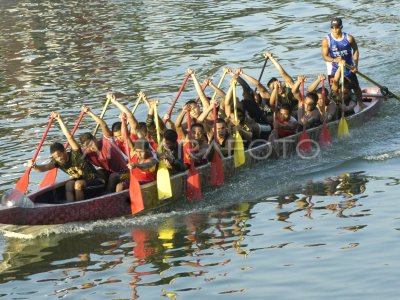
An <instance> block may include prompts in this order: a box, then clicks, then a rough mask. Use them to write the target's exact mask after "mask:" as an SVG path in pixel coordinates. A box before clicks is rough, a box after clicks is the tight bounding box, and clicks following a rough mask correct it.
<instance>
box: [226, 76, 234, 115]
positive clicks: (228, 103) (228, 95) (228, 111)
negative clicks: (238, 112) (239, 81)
mask: <svg viewBox="0 0 400 300" xmlns="http://www.w3.org/2000/svg"><path fill="white" fill-rule="evenodd" d="M234 88H236V87H235V84H233V83H232V81H231V84H230V86H229V90H228V92H227V93H226V96H225V101H224V107H225V109H224V110H225V115H226V116H227V117H229V116H230V115H231V113H232V111H231V100H232V94H233V89H234Z"/></svg>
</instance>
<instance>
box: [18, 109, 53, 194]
mask: <svg viewBox="0 0 400 300" xmlns="http://www.w3.org/2000/svg"><path fill="white" fill-rule="evenodd" d="M53 119H54V118H53V117H50V120H49V123H48V124H47V127H46V130H45V131H44V133H43V136H42V139H41V141H40V143H39V146H38V147H37V149H36V152H35V154H34V155H33V158H32V161H33V162H35V160H36V158H37V156H38V154H39V151H40V149H41V148H42V145H43V143H44V140H45V139H46V136H47V133H48V132H49V129H50V126H51V124H52V123H53ZM31 170H32V167H28V168H27V169H26V171H25V174H24V175H23V176H22V177H21V178H20V179H19V180H18V182H17V185H16V186H15V189H16V190H19V191H20V192H21V193H22V194H25V193H26V190H27V189H28V184H29V174H30V173H31Z"/></svg>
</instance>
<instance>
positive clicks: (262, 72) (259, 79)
mask: <svg viewBox="0 0 400 300" xmlns="http://www.w3.org/2000/svg"><path fill="white" fill-rule="evenodd" d="M267 61H268V57H267V58H266V59H265V60H264V65H263V67H262V69H261V73H260V76H259V77H258V82H261V78H262V76H263V74H264V70H265V67H266V66H267ZM255 91H256V92H257V87H256V88H255Z"/></svg>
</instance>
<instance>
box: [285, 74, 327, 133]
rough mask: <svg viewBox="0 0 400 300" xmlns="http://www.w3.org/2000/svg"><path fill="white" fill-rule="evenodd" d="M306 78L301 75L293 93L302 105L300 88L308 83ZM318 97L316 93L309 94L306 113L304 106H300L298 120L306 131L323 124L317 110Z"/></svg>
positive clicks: (306, 101)
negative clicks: (304, 83)
mask: <svg viewBox="0 0 400 300" xmlns="http://www.w3.org/2000/svg"><path fill="white" fill-rule="evenodd" d="M306 79H307V78H306V76H304V75H300V76H298V78H297V81H296V82H295V84H294V86H293V88H292V92H293V95H294V97H295V98H296V99H297V100H298V101H299V103H301V102H302V101H303V99H302V96H301V95H300V92H299V88H300V85H301V83H302V82H304V81H306ZM317 102H318V96H317V94H316V93H307V95H305V98H304V111H303V105H300V104H299V109H298V110H297V120H298V121H299V123H300V125H301V126H304V127H305V128H306V129H308V128H312V127H316V126H318V125H320V124H321V114H320V113H319V111H318V109H317Z"/></svg>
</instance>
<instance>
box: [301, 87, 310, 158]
mask: <svg viewBox="0 0 400 300" xmlns="http://www.w3.org/2000/svg"><path fill="white" fill-rule="evenodd" d="M301 108H302V117H301V118H302V119H304V116H305V112H306V110H305V99H304V80H302V81H301ZM298 147H299V150H300V152H302V153H303V154H309V153H310V152H311V142H310V136H309V135H308V132H307V130H306V126H305V124H304V122H303V131H302V132H301V134H300V136H299V144H298Z"/></svg>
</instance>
